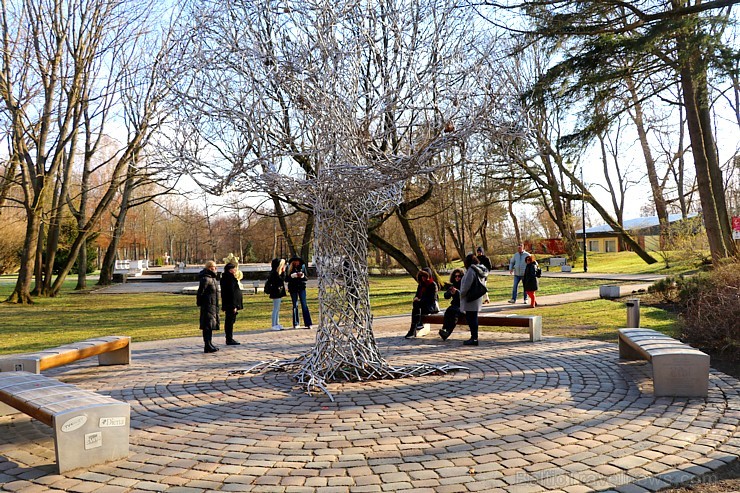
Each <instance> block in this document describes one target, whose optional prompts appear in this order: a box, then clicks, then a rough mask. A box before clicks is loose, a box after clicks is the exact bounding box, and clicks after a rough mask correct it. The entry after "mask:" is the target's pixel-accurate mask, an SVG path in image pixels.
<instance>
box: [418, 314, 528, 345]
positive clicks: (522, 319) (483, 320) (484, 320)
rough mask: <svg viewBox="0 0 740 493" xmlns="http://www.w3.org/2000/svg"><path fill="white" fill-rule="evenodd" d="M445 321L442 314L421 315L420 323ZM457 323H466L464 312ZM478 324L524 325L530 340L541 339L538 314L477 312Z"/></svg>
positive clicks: (436, 323) (421, 333) (498, 325)
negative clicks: (489, 313)
mask: <svg viewBox="0 0 740 493" xmlns="http://www.w3.org/2000/svg"><path fill="white" fill-rule="evenodd" d="M444 321H445V317H444V315H443V314H441V313H439V314H435V315H422V317H421V323H423V324H430V325H442V324H443V323H444ZM457 324H458V325H468V321H467V320H466V319H465V314H461V315H460V316H459V317H458V318H457ZM478 325H482V326H484V327H526V328H528V329H529V340H530V341H532V342H535V341H541V340H542V317H541V316H539V315H514V314H512V315H487V314H482V313H478ZM428 333H429V331H428V330H427V331H420V332H417V335H418V336H423V335H426V334H428Z"/></svg>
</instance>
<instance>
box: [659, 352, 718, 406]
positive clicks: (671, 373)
mask: <svg viewBox="0 0 740 493" xmlns="http://www.w3.org/2000/svg"><path fill="white" fill-rule="evenodd" d="M652 364H653V388H654V389H655V396H656V397H664V396H678V397H706V396H707V392H708V388H709V355H707V354H685V355H675V354H665V355H662V354H658V355H655V356H653V358H652Z"/></svg>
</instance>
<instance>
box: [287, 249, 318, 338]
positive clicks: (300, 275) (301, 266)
mask: <svg viewBox="0 0 740 493" xmlns="http://www.w3.org/2000/svg"><path fill="white" fill-rule="evenodd" d="M288 263H289V265H290V267H289V268H288V291H290V299H291V301H292V302H293V328H294V329H295V328H298V322H299V318H298V302H299V301H300V303H301V311H302V312H303V325H304V326H305V327H306V328H307V329H309V330H310V329H311V326H312V325H313V322H312V321H311V313H310V312H309V311H308V304H307V303H306V284H307V283H308V276H307V271H306V264H305V263H304V262H303V259H302V258H301V257H298V256H295V257H292V258H291V259H290V260H289V261H288Z"/></svg>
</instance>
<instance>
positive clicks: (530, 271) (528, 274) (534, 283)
mask: <svg viewBox="0 0 740 493" xmlns="http://www.w3.org/2000/svg"><path fill="white" fill-rule="evenodd" d="M525 262H526V263H527V267H526V268H525V269H524V278H523V279H522V287H523V289H524V293H525V294H526V295H527V296H529V301H530V306H531V307H532V308H534V307H535V306H537V298H535V294H534V292H535V291H537V290H538V289H539V287H540V283H539V279H537V262H535V260H534V257H533V256H532V255H530V256H529V257H527V259H526V260H525Z"/></svg>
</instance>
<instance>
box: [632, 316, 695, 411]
mask: <svg viewBox="0 0 740 493" xmlns="http://www.w3.org/2000/svg"><path fill="white" fill-rule="evenodd" d="M619 357H620V358H622V359H626V360H640V359H646V360H648V361H650V362H651V363H652V366H653V387H654V388H655V395H656V396H659V397H662V396H680V397H706V396H707V390H708V387H709V355H707V354H704V353H702V352H701V351H699V350H698V349H696V348H693V347H691V346H689V345H687V344H684V343H682V342H680V341H677V340H676V339H673V338H672V337H669V336H667V335H665V334H661V333H660V332H656V331H654V330H650V329H640V328H637V329H619Z"/></svg>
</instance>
